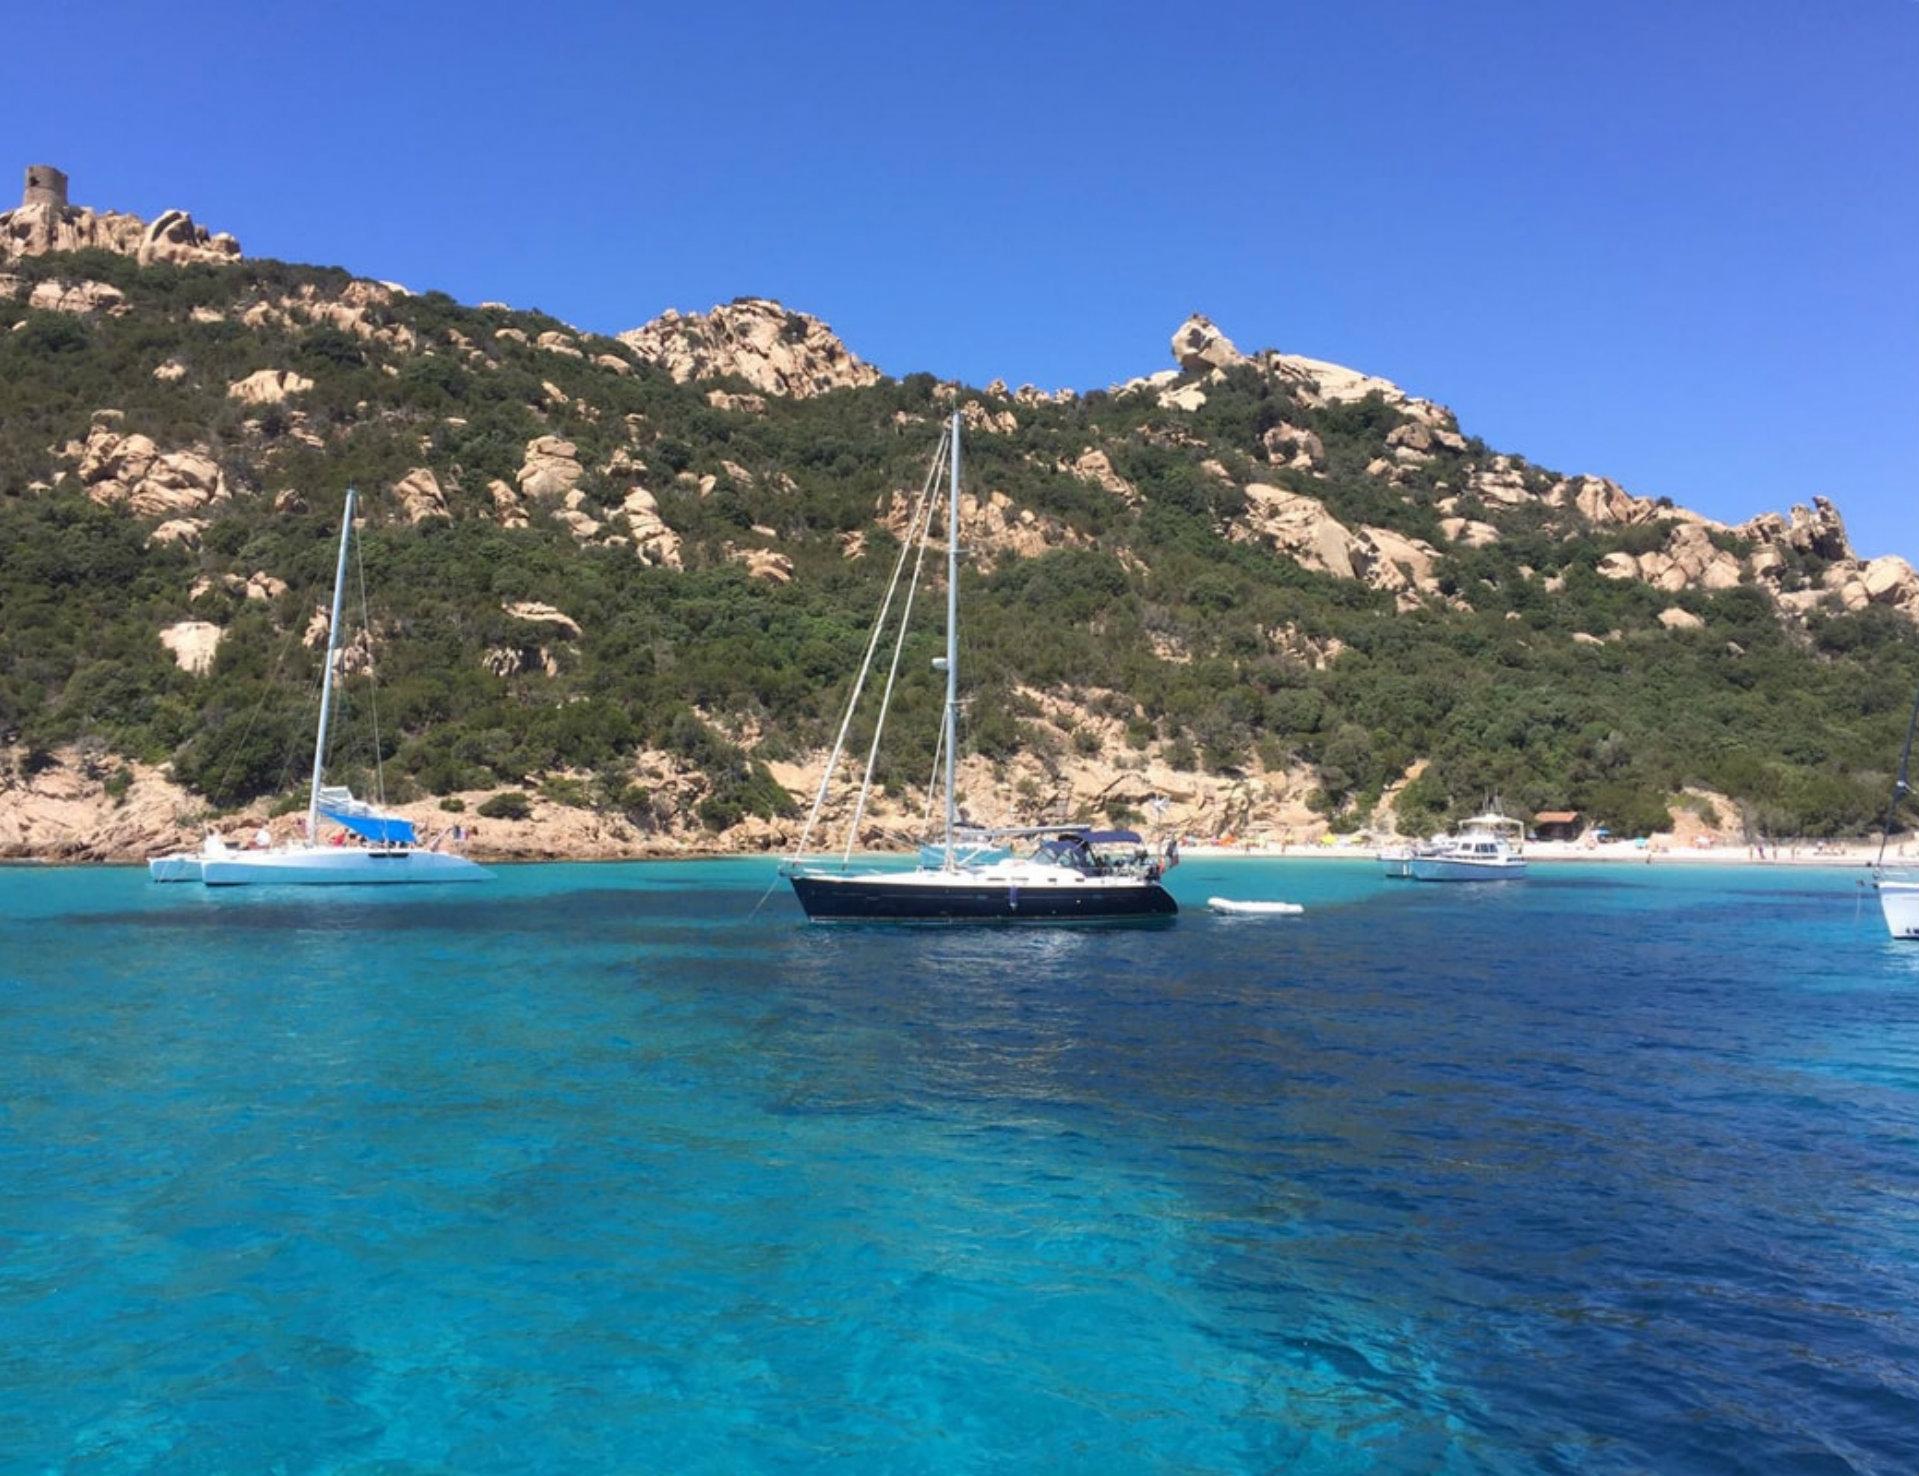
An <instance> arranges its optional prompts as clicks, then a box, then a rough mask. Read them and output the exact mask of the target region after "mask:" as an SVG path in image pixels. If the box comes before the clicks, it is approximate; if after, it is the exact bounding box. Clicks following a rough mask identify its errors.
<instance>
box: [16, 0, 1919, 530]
mask: <svg viewBox="0 0 1919 1476" xmlns="http://www.w3.org/2000/svg"><path fill="white" fill-rule="evenodd" d="M6 29H7V33H8V34H7V44H6V46H5V48H4V50H0V139H4V140H6V142H7V144H8V148H7V149H6V150H5V151H4V152H5V153H6V154H7V155H9V156H11V162H10V163H7V164H6V167H7V168H8V169H9V170H12V169H17V168H18V167H20V166H23V165H25V164H26V163H29V162H40V161H44V162H48V163H54V164H59V165H61V166H63V167H65V168H66V169H67V170H68V171H69V172H70V173H71V174H72V175H73V180H74V194H75V198H76V200H78V201H80V202H83V203H88V204H94V205H99V206H113V207H119V208H125V209H132V210H136V211H139V212H142V213H148V212H152V211H155V210H158V209H160V208H163V207H166V206H171V205H179V206H183V207H185V208H187V209H189V210H192V211H193V212H194V213H195V214H196V215H197V216H198V217H199V218H200V219H201V220H202V221H203V222H204V223H206V224H208V225H211V226H212V227H214V228H215V229H222V230H231V231H233V232H234V233H235V234H236V235H238V236H239V237H240V239H241V241H242V242H243V244H244V245H245V247H246V248H247V250H248V251H249V252H250V253H252V254H256V255H272V256H282V257H289V258H293V259H296V260H303V261H317V262H333V263H338V264H340V265H343V266H347V267H350V268H352V269H353V270H355V271H357V272H361V273H364V274H366V275H370V276H377V277H387V278H395V279H398V280H400V281H403V282H406V283H407V284H409V285H410V286H413V287H416V288H428V287H438V288H441V289H443V290H445V291H448V292H451V293H452V294H454V295H455V296H456V297H459V298H462V299H464V300H468V301H477V300H480V299H483V298H502V299H505V300H507V301H509V302H512V303H515V304H516V305H521V306H537V307H541V308H544V309H546V310H547V311H549V312H552V313H555V314H557V315H559V316H560V317H562V318H565V319H567V320H569V321H571V322H573V323H576V324H579V325H580V326H582V327H587V328H594V329H600V330H603V331H616V330H618V329H621V328H625V327H630V326H632V325H634V324H637V323H639V322H641V321H643V320H645V319H646V318H648V317H651V316H652V315H653V314H655V313H657V312H658V311H660V310H661V309H663V308H666V307H669V306H676V307H682V308H694V309H698V308H705V307H707V306H709V305H710V304H712V303H714V302H719V301H724V300H725V299H727V298H730V297H734V296H737V295H740V294H743V293H764V294H768V295H772V296H776V297H779V298H781V299H782V300H784V301H785V302H787V303H788V304H789V305H791V306H793V307H797V308H802V309H805V310H807V311H809V312H814V313H817V314H819V315H820V316H822V317H824V318H826V319H827V320H828V321H829V322H831V323H832V324H833V325H834V327H835V328H836V329H838V330H839V332H840V333H841V334H842V335H843V336H844V337H845V338H846V340H847V341H848V343H850V344H851V345H852V346H853V348H854V349H855V350H856V351H857V352H859V353H861V354H862V355H864V356H865V357H867V358H869V359H871V360H873V361H874V362H876V363H877V364H879V365H880V366H881V367H882V368H884V369H886V370H888V371H889V372H892V373H896V374H903V373H907V372H910V371H912V370H915V369H927V370H931V371H933V372H935V373H938V374H942V375H957V376H962V377H964V378H966V379H968V380H970V381H973V382H978V383H983V382H984V381H986V380H988V379H990V378H993V377H995V376H1001V377H1004V378H1005V379H1007V380H1008V381H1010V382H1012V383H1015V384H1017V383H1019V382H1020V381H1022V380H1032V381H1035V382H1038V383H1040V384H1043V385H1061V384H1066V385H1074V386H1079V387H1086V386H1096V385H1103V384H1107V383H1110V382H1112V381H1114V380H1117V379H1120V378H1123V377H1127V376H1129V375H1132V374H1136V373H1143V372H1147V371H1149V370H1152V369H1157V368H1160V367H1163V366H1164V365H1165V364H1166V362H1167V349H1166V341H1167V338H1168V336H1169V335H1170V333H1171V332H1172V330H1173V328H1174V327H1175V326H1176V325H1177V324H1178V323H1179V321H1180V320H1181V319H1182V318H1183V317H1184V316H1185V315H1186V314H1187V313H1189V312H1192V311H1195V310H1199V311H1204V312H1206V313H1208V314H1210V315H1211V316H1212V317H1213V318H1214V319H1215V320H1216V321H1217V322H1218V323H1220V325H1221V326H1222V327H1224V328H1225V329H1226V331H1227V332H1228V333H1230V334H1231V335H1232V336H1233V337H1234V338H1235V339H1236V340H1237V341H1238V343H1239V344H1240V346H1241V347H1242V348H1254V347H1261V346H1268V345H1271V346H1275V347H1279V348H1282V349H1285V350H1288V351H1290V352H1296V353H1305V354H1311V355H1314V356H1316V357H1321V358H1330V359H1335V360H1338V361H1340V362H1343V363H1347V364H1351V365H1354V366H1356V367H1360V368H1364V369H1367V370H1370V371H1372V372H1375V373H1380V374H1384V375H1387V376H1389V377H1391V378H1393V379H1396V380H1398V381H1400V382H1401V383H1403V384H1404V385H1406V386H1407V387H1408V388H1409V389H1411V390H1414V391H1416V392H1418V393H1422V394H1427V395H1431V396H1433V397H1434V398H1437V399H1440V400H1443V401H1445V402H1446V403H1448V404H1450V405H1452V406H1453V407H1454V409H1456V410H1457V411H1458V412H1459V415H1460V418H1461V420H1462V422H1463V423H1464V425H1465V427H1466V428H1467V429H1468V430H1469V431H1474V432H1477V433H1479V434H1481V435H1484V436H1485V437H1486V438H1487V439H1488V440H1489V441H1491V442H1492V443H1493V444H1495V445H1497V446H1501V447H1504V448H1509V449H1513V450H1517V451H1521V452H1523V453H1525V454H1527V455H1529V456H1531V457H1532V458H1533V459H1534V460H1536V461H1540V462H1542V463H1544V464H1546V465H1549V466H1554V467H1557V468H1560V469H1562V470H1567V471H1590V472H1596V473H1601V474H1606V475H1611V476H1615V477H1617V478H1618V479H1620V480H1621V481H1622V482H1624V483H1625V484H1626V485H1627V486H1628V487H1630V488H1631V489H1633V490H1634V491H1637V492H1641V493H1648V494H1659V493H1664V494H1668V495H1670V496H1672V497H1674V498H1676V499H1678V500H1680V501H1682V502H1684V503H1687V504H1689V505H1691V506H1694V507H1697V508H1699V509H1701V510H1702V511H1705V512H1708V513H1711V514H1713V515H1716V516H1720V517H1725V518H1739V517H1743V516H1746V515H1748V514H1751V513H1754V512H1758V511H1760V510H1763V509H1767V508H1783V507H1784V506H1786V505H1787V504H1788V503H1790V502H1793V501H1795V500H1804V499H1805V498H1806V497H1808V496H1810V495H1811V494H1812V493H1814V492H1825V493H1827V494H1829V495H1831V496H1833V497H1835V498H1836V499H1837V500H1838V501H1839V503H1840V505H1841V507H1842V508H1843V509H1844V511H1845V512H1846V514H1847V516H1848V519H1849V522H1850V524H1851V527H1852V531H1853V534H1854V540H1855V542H1856V544H1857V545H1858V546H1859V547H1860V549H1861V551H1862V552H1864V553H1867V554H1874V553H1882V552H1888V551H1896V552H1902V553H1905V554H1907V555H1908V556H1912V557H1915V559H1916V560H1919V526H1916V524H1919V414H1916V413H1915V412H1916V410H1919V270H1916V267H1919V0H1684V3H1678V4H1675V3H1672V0H1585V3H1580V4H1561V3H1554V0H1504V3H1473V0H1448V3H1440V0H1343V3H1337V4H1328V3H1325V0H1316V3H1312V4H1303V3H1297V0H1267V3H1263V4H1245V5H1238V4H1229V5H1205V4H1183V5H1181V4H1176V5H1166V4H1138V3H1135V4H1111V5H1089V4H1076V3H1050V4H1030V5H1000V4H970V5H963V6H942V7H930V6H917V5H907V4H890V5H878V4H872V5H866V4H862V5H845V6H824V5H822V6H810V5H799V4H783V5H775V4H726V3H705V4H701V5H666V4H659V5H651V6H643V5H638V4H597V5H575V6H568V5H552V6H546V7H541V6H536V5H532V4H525V3H519V4H498V3H489V0H474V3H467V4H458V5H453V4H406V3H401V4H392V5H370V4H364V3H358V0H349V3H337V4H327V5H306V6H299V7H282V6H274V5H259V4H247V5H239V4H225V3H210V0H176V3H173V4H169V5H160V4H145V5H137V6H136V5H123V6H110V5H87V4H38V5H25V4H23V5H19V6H16V7H14V8H13V10H12V12H11V13H10V15H9V17H8V20H7V26H6Z"/></svg>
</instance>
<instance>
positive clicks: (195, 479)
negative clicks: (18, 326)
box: [60, 410, 232, 541]
mask: <svg viewBox="0 0 1919 1476" xmlns="http://www.w3.org/2000/svg"><path fill="white" fill-rule="evenodd" d="M123 419H124V417H123V416H122V415H121V413H120V412H119V411H118V410H100V411H96V412H95V413H94V416H93V424H92V426H91V428H90V429H89V430H88V432H87V438H86V440H84V441H69V442H68V443H67V444H66V445H65V446H64V447H63V448H61V452H60V454H61V456H63V457H64V458H66V459H67V460H68V461H70V462H72V463H73V475H74V476H75V478H77V480H78V481H79V483H80V485H81V487H82V488H83V489H84V490H85V492H86V494H87V496H88V497H90V498H91V499H92V500H93V501H95V502H97V503H99V504H101V505H102V506H104V507H118V506H123V507H125V508H126V509H127V510H128V511H129V512H131V513H133V514H134V515H135V516H136V517H142V518H169V519H171V518H178V517H181V516H182V515H185V514H191V513H196V512H202V511H204V510H205V509H207V508H208V507H210V506H211V505H212V504H214V503H216V502H222V501H224V500H225V499H226V498H227V497H229V496H231V495H232V494H231V491H230V489H229V488H228V485H227V479H226V473H225V472H224V471H223V470H222V469H221V467H220V464H219V463H218V462H217V461H215V460H214V459H213V458H212V457H211V456H210V455H208V454H207V452H206V450H205V449H204V448H200V447H196V448H194V449H191V450H185V451H162V450H160V448H159V447H158V446H156V445H155V444H154V443H153V441H152V440H151V439H150V438H149V437H147V436H143V435H139V434H131V435H129V434H126V433H124V432H122V431H121V430H120V423H121V421H122V420H123ZM156 536H157V534H156ZM161 541H165V540H161Z"/></svg>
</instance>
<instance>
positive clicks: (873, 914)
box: [792, 876, 1179, 923]
mask: <svg viewBox="0 0 1919 1476" xmlns="http://www.w3.org/2000/svg"><path fill="white" fill-rule="evenodd" d="M792 882H793V894H794V895H795V896H796V897H798V898H799V902H800V906H801V907H803V908H804V909H805V910H806V915H807V916H808V917H809V918H811V919H813V921H815V922H1022V923H1060V922H1134V921H1141V920H1147V919H1155V918H1170V917H1174V916H1177V915H1178V913H1179V904H1178V903H1177V902H1175V901H1174V900H1173V897H1172V893H1170V892H1168V891H1167V890H1166V889H1165V888H1164V887H1162V886H1161V885H1160V884H1159V883H1158V882H1148V881H1141V882H1138V883H1132V884H1128V885H1125V886H1111V885H1107V886H1098V885H1092V884H1087V883H1074V882H1059V883H1050V884H1049V883H1042V884H1039V885H1036V886H1007V885H1006V884H1004V883H999V884H994V883H991V882H967V883H913V882H889V881H874V880H868V879H866V878H863V877H832V876H796V877H793V878H792Z"/></svg>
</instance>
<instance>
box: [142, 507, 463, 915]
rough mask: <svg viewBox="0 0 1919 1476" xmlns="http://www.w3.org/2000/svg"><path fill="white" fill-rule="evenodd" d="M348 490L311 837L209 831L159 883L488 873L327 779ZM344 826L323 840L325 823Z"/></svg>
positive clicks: (156, 868)
mask: <svg viewBox="0 0 1919 1476" xmlns="http://www.w3.org/2000/svg"><path fill="white" fill-rule="evenodd" d="M354 501H355V494H354V492H353V491H352V489H351V488H349V489H348V491H347V495H346V513H345V515H344V516H343V517H342V519H341V521H340V553H339V560H338V563H337V564H336V566H335V568H334V573H333V613H332V619H331V621H330V622H329V624H328V626H327V649H326V665H325V667H324V669H323V670H322V672H321V675H320V725H319V729H318V731H317V732H316V733H315V734H314V738H313V779H312V783H311V785H310V786H309V789H308V794H307V816H306V837H305V839H303V840H298V841H294V842H291V843H289V844H287V845H283V846H274V847H270V848H266V849H262V850H251V851H249V850H236V849H234V848H232V847H230V846H228V845H227V844H226V843H225V842H224V841H222V840H221V839H220V838H219V837H218V836H208V837H207V840H206V843H205V844H204V845H203V846H202V847H201V849H200V851H199V852H198V853H197V854H194V853H186V854H182V855H176V856H156V857H155V858H153V859H152V860H151V861H149V862H148V863H147V870H148V873H149V875H150V876H151V877H152V879H153V880H155V881H200V882H204V883H205V884H206V885H207V886H210V887H236V886H344V885H358V884H365V883H392V882H451V881H484V880H485V879H486V877H487V873H486V871H485V870H484V869H482V868H481V867H479V866H476V865H474V863H473V862H471V861H469V860H467V858H466V857H464V856H456V855H452V854H449V853H447V852H443V851H436V850H432V849H431V848H429V847H426V846H422V845H420V844H419V842H418V838H417V837H416V835H415V834H414V829H413V822H412V821H411V820H408V819H406V818H405V817H404V816H401V815H394V814H390V813H388V812H387V811H386V810H383V809H381V808H380V807H379V806H377V805H372V804H368V803H367V802H366V801H365V800H360V799H355V798H354V797H353V794H352V792H351V791H350V790H348V789H347V788H346V787H345V786H343V785H328V784H327V783H326V745H327V723H328V719H329V718H330V717H331V716H332V710H333V674H334V668H335V667H336V666H337V665H338V662H339V653H340V613H341V600H342V596H343V595H344V593H345V589H346V556H347V543H348V540H349V539H350V538H351V537H352V535H353V505H354ZM322 820H330V821H332V822H333V823H334V824H335V825H337V826H339V827H340V829H339V831H338V832H336V834H335V837H334V840H333V842H332V843H331V844H322V843H321V841H320V822H321V821H322Z"/></svg>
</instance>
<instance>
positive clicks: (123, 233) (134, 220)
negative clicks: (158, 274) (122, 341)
mask: <svg viewBox="0 0 1919 1476" xmlns="http://www.w3.org/2000/svg"><path fill="white" fill-rule="evenodd" d="M65 192H66V186H65V181H64V179H63V180H62V181H61V183H60V195H61V196H64V195H65ZM58 251H111V252H113V253H114V254H115V255H117V256H130V257H132V258H133V259H134V260H135V261H137V262H139V263H140V265H141V266H150V265H152V264H153V263H155V262H163V261H164V262H176V263H178V262H190V261H207V262H216V263H217V262H227V261H233V260H234V259H236V258H237V257H238V256H239V255H240V243H239V242H238V241H236V240H234V239H233V237H231V236H229V235H226V234H224V233H222V234H218V235H216V234H214V233H213V232H211V231H209V230H207V229H206V227H204V226H202V225H199V224H197V223H195V221H194V219H193V217H192V216H190V215H188V214H187V213H186V211H184V210H163V211H161V212H160V214H158V215H156V216H155V217H154V218H153V219H152V220H150V221H148V220H142V219H141V218H140V217H139V216H137V215H129V214H126V213H125V212H123V211H118V210H90V209H88V208H87V207H86V206H84V205H69V204H66V203H64V200H63V199H46V198H36V196H35V193H34V190H33V187H32V182H31V178H30V179H29V187H28V192H27V195H26V197H25V198H24V199H23V200H22V202H21V204H20V205H19V206H18V207H17V208H16V209H13V210H8V211H6V212H4V213H0V261H17V260H19V259H20V258H21V257H27V256H48V255H51V254H53V253H54V252H58Z"/></svg>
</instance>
